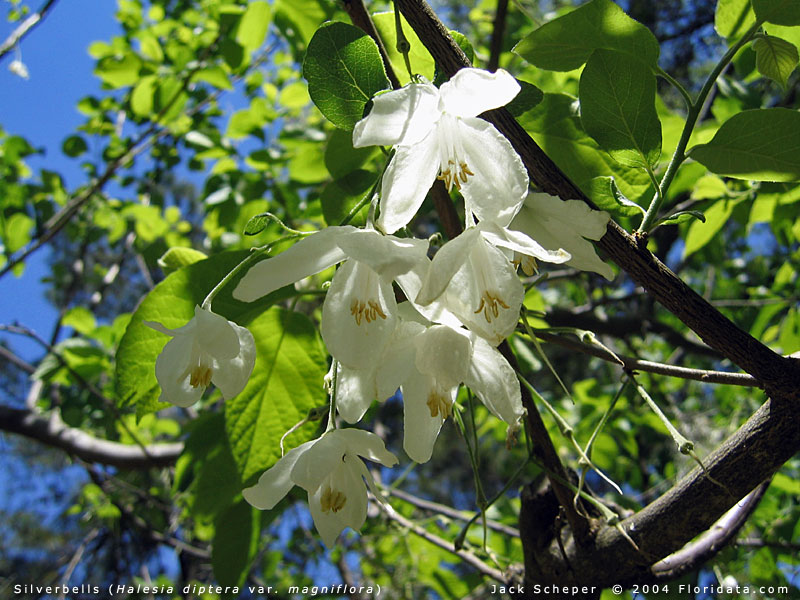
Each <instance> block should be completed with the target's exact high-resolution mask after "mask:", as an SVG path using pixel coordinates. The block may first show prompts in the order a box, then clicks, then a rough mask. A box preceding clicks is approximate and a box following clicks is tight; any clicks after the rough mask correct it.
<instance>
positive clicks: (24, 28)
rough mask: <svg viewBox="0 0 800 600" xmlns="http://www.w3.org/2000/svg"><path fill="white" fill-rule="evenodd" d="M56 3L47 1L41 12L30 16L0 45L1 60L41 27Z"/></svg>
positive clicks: (53, 0) (50, 0) (51, 0)
mask: <svg viewBox="0 0 800 600" xmlns="http://www.w3.org/2000/svg"><path fill="white" fill-rule="evenodd" d="M55 3H56V0H47V2H45V3H44V5H42V8H40V9H39V12H35V13H33V14H32V15H30V16H29V17H28V18H27V19H25V20H24V21H23V22H22V23H20V24H19V26H17V28H16V29H15V30H14V31H12V32H11V35H9V36H8V37H7V38H6V39H5V41H4V42H3V43H2V44H0V60H2V59H3V57H4V56H5V55H6V54H8V53H9V52H11V50H13V49H14V47H15V46H16V45H17V44H19V43H20V42H21V41H22V38H23V37H25V36H26V35H27V34H29V33H30V32H31V31H32V30H33V28H34V27H36V26H37V25H39V24H40V23H41V22H42V21H43V20H44V18H45V16H47V13H48V12H49V11H50V9H51V8H53V5H54V4H55Z"/></svg>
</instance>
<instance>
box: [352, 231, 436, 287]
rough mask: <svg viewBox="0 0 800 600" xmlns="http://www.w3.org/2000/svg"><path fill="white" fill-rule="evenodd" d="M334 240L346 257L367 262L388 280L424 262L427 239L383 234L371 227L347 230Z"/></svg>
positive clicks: (366, 263)
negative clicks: (337, 239)
mask: <svg viewBox="0 0 800 600" xmlns="http://www.w3.org/2000/svg"><path fill="white" fill-rule="evenodd" d="M338 243H339V247H340V248H341V249H342V250H343V251H344V253H345V254H347V256H349V257H350V258H353V259H355V260H357V261H359V262H361V263H364V264H365V265H368V266H369V268H370V269H372V270H373V271H375V272H376V273H377V274H378V275H380V276H381V277H383V278H384V279H386V280H389V281H391V280H393V279H394V278H395V277H397V276H398V275H400V274H401V273H406V272H407V271H410V270H411V269H412V268H413V267H414V265H416V264H417V263H418V262H420V261H424V260H425V259H426V258H427V252H428V242H427V240H419V239H416V238H398V237H395V236H393V235H383V234H381V233H379V232H377V231H375V230H374V229H372V230H370V229H356V230H355V231H350V232H347V233H345V234H343V235H342V236H341V237H340V238H339V241H338Z"/></svg>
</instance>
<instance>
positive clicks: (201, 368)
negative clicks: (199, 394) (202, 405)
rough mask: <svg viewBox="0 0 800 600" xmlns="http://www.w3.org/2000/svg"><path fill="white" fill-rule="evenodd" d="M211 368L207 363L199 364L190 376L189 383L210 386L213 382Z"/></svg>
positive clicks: (194, 386) (197, 385) (193, 385)
mask: <svg viewBox="0 0 800 600" xmlns="http://www.w3.org/2000/svg"><path fill="white" fill-rule="evenodd" d="M211 375H212V373H211V368H210V367H206V366H205V365H197V366H196V367H195V368H194V369H192V372H191V375H190V376H189V384H190V385H191V386H192V387H193V388H196V387H208V386H209V384H210V383H211Z"/></svg>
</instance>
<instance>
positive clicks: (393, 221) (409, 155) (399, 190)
mask: <svg viewBox="0 0 800 600" xmlns="http://www.w3.org/2000/svg"><path fill="white" fill-rule="evenodd" d="M437 141H438V138H437V136H436V132H435V131H433V132H431V133H430V134H429V135H428V136H427V137H426V138H425V139H423V140H422V141H420V142H418V143H416V144H415V145H413V146H399V147H398V148H397V151H396V152H395V155H394V157H393V158H392V162H390V163H389V166H388V167H386V171H385V172H384V174H383V180H382V182H381V212H380V215H379V216H378V221H377V225H378V227H380V228H381V230H382V231H385V232H386V233H394V232H395V231H397V230H398V229H400V228H401V227H404V226H405V225H407V224H408V222H409V221H411V219H412V218H414V215H415V214H416V213H417V210H419V207H420V206H421V205H422V202H423V201H424V200H425V196H426V195H427V193H428V190H430V189H431V186H432V185H433V182H434V181H435V180H436V175H437V174H438V173H439V147H438V143H437Z"/></svg>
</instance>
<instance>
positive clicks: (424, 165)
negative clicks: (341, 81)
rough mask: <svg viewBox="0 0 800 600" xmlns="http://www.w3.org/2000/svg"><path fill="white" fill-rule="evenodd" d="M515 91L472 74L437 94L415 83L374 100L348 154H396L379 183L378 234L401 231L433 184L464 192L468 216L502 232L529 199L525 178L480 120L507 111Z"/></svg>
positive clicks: (502, 78)
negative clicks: (371, 150) (376, 149)
mask: <svg viewBox="0 0 800 600" xmlns="http://www.w3.org/2000/svg"><path fill="white" fill-rule="evenodd" d="M519 90H520V86H519V84H518V83H517V81H516V80H515V79H514V78H513V77H512V76H511V75H510V74H508V73H507V72H506V71H504V70H502V69H498V70H497V71H496V72H494V73H490V72H488V71H482V70H480V69H471V68H469V69H461V70H460V71H458V72H457V73H456V74H455V75H454V76H453V77H452V78H451V79H450V81H447V82H445V83H443V84H442V86H441V88H438V89H437V88H436V87H435V86H434V85H432V84H430V83H412V84H409V85H407V86H405V87H404V88H402V89H399V90H396V91H392V92H387V93H384V94H380V95H378V96H376V97H375V98H373V107H372V111H371V112H370V114H369V115H367V116H366V117H365V118H363V119H362V120H361V121H359V122H358V123H356V126H355V129H354V130H353V146H355V147H356V148H360V147H363V146H374V145H384V146H387V145H390V146H394V147H395V155H394V157H393V158H392V160H391V162H390V164H389V166H388V167H387V169H386V171H385V173H384V175H383V181H382V186H381V205H380V209H381V210H380V215H379V218H378V221H377V224H378V226H379V227H380V228H381V229H382V230H383V231H385V232H386V233H394V232H395V231H397V230H398V229H400V228H401V227H403V226H404V225H406V224H407V223H408V222H409V221H410V220H411V219H412V218H413V216H414V214H415V213H416V212H417V210H418V209H419V207H420V205H421V204H422V202H423V200H424V199H425V195H426V194H427V193H428V190H429V189H430V187H431V185H432V184H433V182H434V180H435V179H436V178H437V177H438V178H439V179H442V180H443V181H444V183H445V185H447V188H448V189H452V187H453V186H455V187H457V188H458V189H459V190H460V191H461V194H462V195H463V196H464V203H465V206H466V209H467V211H468V212H470V213H473V214H475V215H477V216H478V218H479V219H480V220H485V219H489V220H492V221H495V222H501V223H502V224H503V225H507V224H508V223H509V222H510V221H511V218H512V217H513V216H514V215H515V214H516V212H517V210H519V206H520V203H521V202H522V199H523V198H524V197H525V194H526V193H527V191H528V173H527V171H526V170H525V167H524V165H523V164H522V160H521V159H520V157H519V155H517V153H516V152H515V151H514V148H513V147H512V146H511V144H510V143H509V141H508V140H507V139H506V138H505V137H503V136H502V135H501V134H500V132H498V131H497V130H496V129H495V128H494V126H492V125H491V124H490V123H488V122H486V121H484V120H483V119H480V118H478V115H479V114H480V113H482V112H484V111H487V110H491V109H494V108H498V107H500V106H503V105H505V104H507V103H508V102H510V101H511V100H512V99H513V98H514V97H515V96H516V95H517V94H518V93H519Z"/></svg>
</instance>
